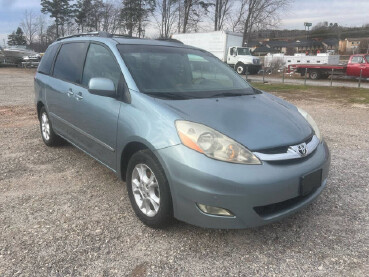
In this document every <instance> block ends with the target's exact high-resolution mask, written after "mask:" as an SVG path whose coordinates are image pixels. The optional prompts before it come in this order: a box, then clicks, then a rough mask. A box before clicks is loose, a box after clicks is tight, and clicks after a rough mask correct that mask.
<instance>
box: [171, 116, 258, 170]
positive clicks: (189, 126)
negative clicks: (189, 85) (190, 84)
mask: <svg viewBox="0 0 369 277" xmlns="http://www.w3.org/2000/svg"><path fill="white" fill-rule="evenodd" d="M176 128H177V132H178V135H179V138H180V139H181V141H182V143H183V144H184V145H185V146H187V147H189V148H191V149H193V150H195V151H197V152H200V153H203V154H205V155H206V156H208V157H210V158H213V159H216V160H220V161H226V162H231V163H240V164H261V162H260V160H259V159H258V158H257V157H256V156H255V155H254V154H253V153H252V152H251V151H250V150H248V149H247V148H246V147H244V146H243V145H241V144H239V143H238V142H236V141H234V140H233V139H231V138H229V137H227V136H225V135H223V134H222V133H219V132H218V131H216V130H214V129H212V128H209V127H207V126H205V125H202V124H199V123H194V122H190V121H185V120H177V121H176Z"/></svg>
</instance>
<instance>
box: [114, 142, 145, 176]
mask: <svg viewBox="0 0 369 277" xmlns="http://www.w3.org/2000/svg"><path fill="white" fill-rule="evenodd" d="M146 149H147V150H150V151H151V152H152V150H151V149H150V147H148V146H147V145H146V144H144V143H142V142H139V141H131V142H129V143H127V144H126V145H125V146H124V148H123V150H122V152H121V154H120V160H119V161H120V165H119V169H120V178H121V179H122V180H123V181H126V173H127V167H128V162H129V160H130V159H131V157H132V156H133V154H135V153H137V152H138V151H140V150H146Z"/></svg>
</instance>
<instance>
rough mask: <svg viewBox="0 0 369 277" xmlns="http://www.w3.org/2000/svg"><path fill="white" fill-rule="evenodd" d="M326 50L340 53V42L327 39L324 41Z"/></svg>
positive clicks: (335, 39)
mask: <svg viewBox="0 0 369 277" xmlns="http://www.w3.org/2000/svg"><path fill="white" fill-rule="evenodd" d="M322 43H323V45H324V48H325V50H334V51H335V52H337V51H338V46H339V40H338V39H337V38H326V39H323V40H322Z"/></svg>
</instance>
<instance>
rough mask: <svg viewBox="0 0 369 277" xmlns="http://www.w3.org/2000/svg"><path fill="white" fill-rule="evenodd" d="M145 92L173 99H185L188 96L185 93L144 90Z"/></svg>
mask: <svg viewBox="0 0 369 277" xmlns="http://www.w3.org/2000/svg"><path fill="white" fill-rule="evenodd" d="M145 94H148V95H152V96H154V97H157V98H162V99H173V100H186V99H189V98H190V97H188V96H186V95H183V94H178V93H173V92H145Z"/></svg>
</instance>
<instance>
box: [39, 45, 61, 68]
mask: <svg viewBox="0 0 369 277" xmlns="http://www.w3.org/2000/svg"><path fill="white" fill-rule="evenodd" d="M58 48H59V44H54V45H51V46H49V47H48V48H47V50H46V52H45V55H44V56H43V57H42V59H41V62H40V65H39V66H38V69H37V72H40V73H44V74H50V71H51V66H52V64H53V61H54V57H55V54H56V51H58Z"/></svg>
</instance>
